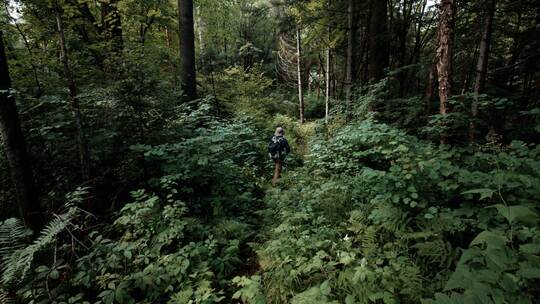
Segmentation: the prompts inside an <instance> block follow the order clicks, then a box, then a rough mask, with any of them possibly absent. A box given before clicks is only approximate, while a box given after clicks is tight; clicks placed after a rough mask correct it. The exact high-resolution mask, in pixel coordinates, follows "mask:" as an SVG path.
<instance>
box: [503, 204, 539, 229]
mask: <svg viewBox="0 0 540 304" xmlns="http://www.w3.org/2000/svg"><path fill="white" fill-rule="evenodd" d="M493 207H495V208H497V211H498V212H499V214H500V215H502V216H503V217H504V218H506V220H508V222H509V223H510V224H512V223H513V222H514V221H515V220H516V219H521V220H523V221H525V222H531V221H533V222H534V221H536V220H537V218H538V216H537V214H536V213H535V212H533V211H532V210H531V209H529V208H528V207H525V206H505V205H502V204H497V205H494V206H493Z"/></svg>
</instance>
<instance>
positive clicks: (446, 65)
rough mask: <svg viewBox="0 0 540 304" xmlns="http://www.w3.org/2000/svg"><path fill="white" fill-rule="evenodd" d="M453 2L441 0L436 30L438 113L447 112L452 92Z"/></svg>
mask: <svg viewBox="0 0 540 304" xmlns="http://www.w3.org/2000/svg"><path fill="white" fill-rule="evenodd" d="M454 16H455V0H441V3H440V7H439V26H438V30H437V40H438V42H437V55H436V56H437V75H438V78H439V113H440V114H441V115H443V116H446V115H447V114H448V112H449V108H448V98H449V96H450V94H451V92H452V54H453V53H452V52H453V49H452V39H453V32H454ZM447 137H448V134H447V133H446V132H443V135H442V136H441V143H442V144H446V143H447V142H448V138H447Z"/></svg>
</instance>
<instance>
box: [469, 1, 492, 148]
mask: <svg viewBox="0 0 540 304" xmlns="http://www.w3.org/2000/svg"><path fill="white" fill-rule="evenodd" d="M486 5H487V6H488V7H487V14H486V20H485V23H484V30H483V32H482V40H481V41H480V53H479V54H478V64H477V65H476V81H475V84H474V100H473V102H472V105H471V120H470V123H469V141H470V142H471V143H473V142H475V141H476V117H477V116H478V98H479V96H480V94H482V93H483V92H484V88H485V86H486V75H487V66H488V60H489V49H490V45H491V34H492V31H493V18H494V16H495V9H496V5H497V3H496V0H486Z"/></svg>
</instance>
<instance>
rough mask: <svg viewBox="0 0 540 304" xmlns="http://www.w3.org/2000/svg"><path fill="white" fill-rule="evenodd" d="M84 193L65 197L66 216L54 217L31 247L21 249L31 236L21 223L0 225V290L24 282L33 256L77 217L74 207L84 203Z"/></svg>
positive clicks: (76, 209)
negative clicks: (0, 260) (0, 287)
mask: <svg viewBox="0 0 540 304" xmlns="http://www.w3.org/2000/svg"><path fill="white" fill-rule="evenodd" d="M87 190H88V189H87V188H78V189H77V190H75V191H74V192H72V193H70V194H68V195H67V196H66V198H67V203H66V207H67V208H68V209H67V212H66V213H64V214H61V215H55V218H54V219H52V220H51V221H50V222H49V223H48V224H47V226H45V228H43V230H41V232H40V235H39V237H38V238H37V239H36V240H35V241H34V242H33V243H32V244H31V245H28V246H26V247H25V246H24V245H25V242H24V239H25V238H26V237H27V236H29V235H30V232H29V230H28V229H26V228H25V227H24V225H23V223H22V222H21V221H20V220H17V219H8V220H6V221H4V222H3V223H2V224H1V225H0V245H2V248H1V249H0V257H1V259H2V263H1V268H0V270H1V277H0V286H3V287H12V286H13V285H14V284H17V283H19V282H22V281H24V279H26V278H27V276H28V274H29V271H30V269H31V267H32V263H33V261H34V256H35V255H36V253H38V252H40V251H42V250H43V249H45V248H47V246H49V245H51V244H52V243H54V241H55V240H56V238H57V237H58V235H59V234H60V233H61V232H63V231H64V230H65V229H66V228H67V227H68V225H69V224H70V223H71V221H72V220H73V218H74V217H75V216H77V215H78V214H79V211H80V209H78V208H77V207H74V205H75V204H77V203H80V202H82V201H83V200H84V196H85V195H86V194H87V193H88V191H87ZM8 289H9V288H8Z"/></svg>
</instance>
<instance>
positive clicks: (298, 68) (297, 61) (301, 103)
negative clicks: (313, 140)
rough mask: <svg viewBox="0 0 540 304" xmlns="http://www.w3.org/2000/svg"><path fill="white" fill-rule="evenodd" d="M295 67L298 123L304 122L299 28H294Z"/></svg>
mask: <svg viewBox="0 0 540 304" xmlns="http://www.w3.org/2000/svg"><path fill="white" fill-rule="evenodd" d="M296 67H297V75H298V100H299V102H300V104H299V106H300V123H304V88H303V87H302V40H301V37H300V28H299V27H297V28H296Z"/></svg>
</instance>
